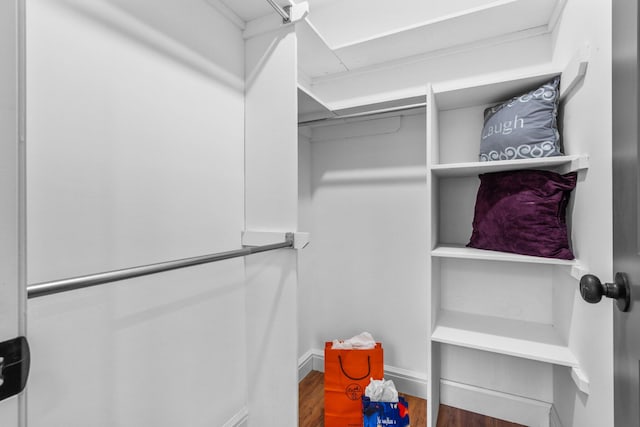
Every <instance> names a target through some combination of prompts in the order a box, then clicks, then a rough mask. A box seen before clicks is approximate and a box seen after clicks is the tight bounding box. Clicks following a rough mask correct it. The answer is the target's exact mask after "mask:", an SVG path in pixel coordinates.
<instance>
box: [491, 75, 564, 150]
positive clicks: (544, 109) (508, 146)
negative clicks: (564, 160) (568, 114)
mask: <svg viewBox="0 0 640 427" xmlns="http://www.w3.org/2000/svg"><path fill="white" fill-rule="evenodd" d="M559 92H560V76H556V77H554V78H553V79H552V80H551V81H549V82H548V83H545V84H544V85H542V86H540V87H539V88H537V89H535V90H532V91H530V92H527V93H525V94H522V95H520V96H516V97H513V98H511V99H510V100H509V101H507V102H504V103H502V104H499V105H496V106H494V107H491V108H487V109H486V110H485V111H484V127H483V128H482V137H481V140H480V161H481V162H486V161H491V160H513V159H527V158H537V157H551V156H561V155H562V152H561V150H560V134H559V132H558V126H557V122H556V118H557V115H558V100H559V97H560V93H559Z"/></svg>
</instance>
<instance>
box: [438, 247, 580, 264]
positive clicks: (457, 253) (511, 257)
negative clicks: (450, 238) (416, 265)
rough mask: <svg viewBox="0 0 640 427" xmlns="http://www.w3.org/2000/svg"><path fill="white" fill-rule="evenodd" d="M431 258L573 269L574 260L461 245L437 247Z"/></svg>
mask: <svg viewBox="0 0 640 427" xmlns="http://www.w3.org/2000/svg"><path fill="white" fill-rule="evenodd" d="M431 256H433V257H437V258H459V259H478V260H486V261H506V262H526V263H532V264H549V265H565V266H567V267H574V266H576V265H578V261H576V260H565V259H556V258H543V257H536V256H530V255H519V254H512V253H508V252H498V251H488V250H484V249H475V248H467V247H465V246H462V245H439V246H437V247H436V248H435V249H433V250H432V251H431Z"/></svg>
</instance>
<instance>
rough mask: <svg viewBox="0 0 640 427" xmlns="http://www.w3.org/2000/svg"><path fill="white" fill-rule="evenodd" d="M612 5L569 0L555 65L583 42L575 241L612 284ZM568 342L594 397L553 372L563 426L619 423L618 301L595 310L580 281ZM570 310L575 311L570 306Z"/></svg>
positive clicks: (568, 126) (568, 125)
mask: <svg viewBox="0 0 640 427" xmlns="http://www.w3.org/2000/svg"><path fill="white" fill-rule="evenodd" d="M611 4H612V2H611V1H595V0H590V1H569V2H567V5H566V8H565V11H564V13H563V15H562V18H561V21H560V23H559V28H558V30H557V31H556V33H555V34H554V45H553V47H554V50H553V60H554V62H555V63H557V64H558V65H559V66H562V65H563V64H564V63H566V62H567V61H568V60H569V58H571V56H572V55H574V54H575V52H577V51H579V50H580V49H581V48H582V47H583V46H584V44H585V43H588V44H589V45H590V59H589V66H588V69H587V75H586V78H585V81H584V84H583V85H582V86H581V87H580V89H579V90H578V91H577V92H576V94H575V96H574V97H573V98H571V99H570V100H569V101H568V102H567V104H566V106H565V111H564V119H563V122H564V131H563V137H564V144H565V146H566V150H567V152H570V153H586V154H588V155H589V159H590V160H589V169H588V171H587V173H586V174H584V176H583V177H582V178H581V179H580V182H578V186H577V188H576V191H574V207H573V211H574V215H573V224H572V229H573V231H572V234H573V236H572V240H573V245H574V249H575V253H576V257H577V258H579V259H580V262H581V263H582V264H583V265H584V266H585V268H587V269H588V271H587V272H588V273H591V274H595V275H597V276H599V277H600V279H602V280H603V281H604V280H606V281H611V280H612V279H613V271H612V270H613V265H612V250H613V249H612V247H613V246H612V245H613V243H612V233H613V229H612V205H611V199H612V187H611V186H612V178H611V126H612V117H611V109H612V102H611V90H612V89H611V82H612V77H611V68H612V65H611ZM563 279H564V282H558V283H556V286H571V288H572V289H573V310H572V313H571V320H570V321H569V345H570V347H571V349H572V350H573V351H574V352H575V354H576V356H577V357H578V360H579V361H580V364H581V367H582V369H583V371H584V372H583V374H584V375H586V377H587V378H588V379H589V381H590V387H589V388H590V393H589V395H586V394H584V393H582V392H580V391H578V390H577V388H576V387H575V385H574V384H573V382H572V380H571V378H570V377H569V372H568V371H567V370H563V369H560V368H558V369H556V370H555V372H554V374H555V375H554V386H555V388H554V398H555V407H556V410H557V411H558V414H559V416H560V419H561V420H562V423H563V426H564V427H571V426H576V427H577V426H581V427H582V426H594V427H595V426H609V425H613V369H612V367H613V359H612V358H613V342H612V334H611V331H612V328H613V321H612V314H611V310H612V309H613V303H612V300H607V301H603V302H601V303H599V304H596V305H591V304H587V303H585V302H584V301H582V299H581V298H580V295H579V293H578V284H577V281H576V280H575V279H572V278H571V277H568V276H566V275H564V276H563ZM567 309H569V307H567Z"/></svg>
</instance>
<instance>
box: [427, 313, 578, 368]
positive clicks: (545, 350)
mask: <svg viewBox="0 0 640 427" xmlns="http://www.w3.org/2000/svg"><path fill="white" fill-rule="evenodd" d="M431 339H432V341H437V342H441V343H445V344H452V345H457V346H461V347H468V348H473V349H477V350H483V351H490V352H494V353H500V354H506V355H509V356H515V357H521V358H525V359H530V360H537V361H540V362H545V363H553V364H555V365H562V366H569V367H572V368H574V367H578V360H577V359H576V357H575V356H574V354H573V353H572V352H571V350H570V349H569V348H568V347H567V345H566V344H565V343H564V342H563V340H562V338H561V337H560V335H559V334H558V332H557V331H556V330H555V329H554V328H553V326H551V325H546V324H541V323H534V322H526V321H521V320H511V319H504V318H499V317H493V316H483V315H477V314H469V313H462V312H456V311H446V310H443V311H440V313H439V315H438V321H437V323H436V326H435V328H434V330H433V334H432V335H431Z"/></svg>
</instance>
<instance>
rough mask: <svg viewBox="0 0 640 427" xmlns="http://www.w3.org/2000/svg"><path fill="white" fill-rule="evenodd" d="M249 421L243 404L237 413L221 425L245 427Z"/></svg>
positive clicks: (247, 411)
mask: <svg viewBox="0 0 640 427" xmlns="http://www.w3.org/2000/svg"><path fill="white" fill-rule="evenodd" d="M248 421H249V410H248V409H247V407H246V406H245V407H244V408H242V409H241V410H240V411H239V412H238V413H237V414H235V415H234V416H233V417H231V418H230V419H229V421H227V422H226V423H224V424H223V425H222V427H247V426H248V425H249V424H248Z"/></svg>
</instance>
